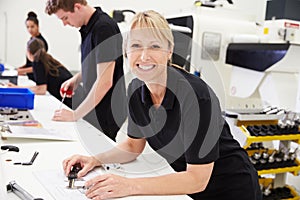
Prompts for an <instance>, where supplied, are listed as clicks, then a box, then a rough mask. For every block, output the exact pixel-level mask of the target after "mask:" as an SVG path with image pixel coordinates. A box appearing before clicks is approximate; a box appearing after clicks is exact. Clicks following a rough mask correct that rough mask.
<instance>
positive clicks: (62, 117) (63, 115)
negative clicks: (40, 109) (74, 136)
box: [52, 109, 76, 122]
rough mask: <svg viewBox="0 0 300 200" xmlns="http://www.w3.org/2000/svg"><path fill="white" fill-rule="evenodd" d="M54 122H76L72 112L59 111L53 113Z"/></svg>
mask: <svg viewBox="0 0 300 200" xmlns="http://www.w3.org/2000/svg"><path fill="white" fill-rule="evenodd" d="M52 120H54V121H65V122H73V121H76V118H75V114H74V111H73V110H67V109H60V110H56V111H55V112H54V116H53V118H52Z"/></svg>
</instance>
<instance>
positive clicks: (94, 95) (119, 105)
mask: <svg viewBox="0 0 300 200" xmlns="http://www.w3.org/2000/svg"><path fill="white" fill-rule="evenodd" d="M46 12H47V13H48V14H49V15H51V14H55V15H56V16H57V17H58V18H59V19H60V20H62V22H63V24H64V25H69V26H73V27H76V28H79V27H80V34H81V39H82V44H81V65H82V66H81V72H79V73H78V74H76V75H75V76H74V77H73V78H71V79H69V80H67V81H66V82H64V83H63V84H62V86H61V88H63V89H64V90H65V91H66V90H68V89H71V90H73V91H74V90H75V89H76V88H77V86H78V85H79V83H80V82H81V81H82V83H83V89H84V97H85V98H84V100H83V101H82V103H81V104H80V105H79V106H78V107H77V108H76V110H74V111H70V110H66V109H62V110H57V111H55V114H54V117H53V120H57V121H75V120H77V119H80V118H82V117H84V119H86V120H87V121H88V122H90V123H91V124H92V125H94V126H95V127H96V128H98V129H100V130H102V131H103V132H104V133H105V134H106V135H107V136H108V137H110V138H111V139H113V140H115V137H116V134H117V132H118V130H119V127H120V126H121V125H122V123H123V121H124V120H125V116H126V112H125V106H123V105H125V104H124V103H125V83H124V79H123V74H124V73H123V58H122V36H121V34H120V30H119V28H118V25H117V24H116V22H115V21H113V19H111V18H110V17H109V16H108V15H107V14H106V13H105V12H103V11H102V10H101V8H99V7H96V8H94V7H91V6H89V5H88V4H87V2H86V0H57V1H53V0H48V1H47V3H46ZM117 83H118V84H117ZM116 85H118V89H117V90H118V91H117V92H115V91H114V89H115V88H116ZM113 91H114V92H113ZM113 93H114V94H117V95H114V99H112V96H113ZM115 97H116V98H115ZM112 109H113V110H116V111H118V112H114V113H113V111H112Z"/></svg>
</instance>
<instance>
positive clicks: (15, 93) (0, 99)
mask: <svg viewBox="0 0 300 200" xmlns="http://www.w3.org/2000/svg"><path fill="white" fill-rule="evenodd" d="M0 107H11V108H19V109H33V107H34V93H33V92H32V91H31V90H29V89H27V88H0Z"/></svg>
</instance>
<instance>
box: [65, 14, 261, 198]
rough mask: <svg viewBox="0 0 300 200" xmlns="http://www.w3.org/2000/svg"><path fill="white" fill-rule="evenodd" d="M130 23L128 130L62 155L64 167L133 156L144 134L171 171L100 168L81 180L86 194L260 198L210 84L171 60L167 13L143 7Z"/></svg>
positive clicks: (250, 168)
mask: <svg viewBox="0 0 300 200" xmlns="http://www.w3.org/2000/svg"><path fill="white" fill-rule="evenodd" d="M130 28H131V29H130V32H129V36H128V37H127V38H126V39H125V42H124V46H125V57H127V59H128V63H129V65H130V68H131V71H132V72H133V73H134V74H135V75H136V77H137V79H134V80H133V81H132V82H131V83H130V85H129V88H128V99H129V100H128V103H129V116H128V136H129V138H127V139H126V140H125V141H124V142H122V143H120V144H118V145H117V146H116V148H114V149H112V150H110V151H108V152H105V153H101V154H98V155H96V156H91V157H86V156H80V155H74V156H72V157H70V158H67V159H66V160H64V162H63V167H64V171H65V173H66V174H68V173H69V172H70V169H71V168H72V166H73V165H74V164H75V163H80V164H81V167H82V170H81V171H80V172H79V173H78V176H79V177H81V176H84V175H85V174H86V173H87V172H89V171H90V170H92V169H93V168H94V167H97V166H101V164H104V163H126V162H130V161H133V160H134V159H136V158H137V157H138V156H139V155H140V154H141V153H142V151H143V149H144V147H145V144H146V142H148V143H149V144H150V146H151V147H152V148H153V149H154V150H155V151H156V152H157V153H159V154H160V155H161V156H163V157H164V158H165V159H166V160H167V161H168V163H169V164H170V166H171V167H172V168H173V169H174V170H175V171H176V173H171V174H167V175H162V176H157V177H145V178H126V177H121V176H118V175H113V174H105V175H99V176H97V177H95V178H93V179H91V180H89V181H87V182H86V183H85V184H86V186H87V187H88V188H89V189H88V190H87V192H86V196H87V197H89V198H92V199H108V198H113V197H122V196H130V195H173V194H188V195H189V196H190V197H192V198H193V199H201V200H223V199H224V200H225V199H226V200H228V199H231V200H233V199H238V200H240V199H243V200H260V199H262V195H261V191H260V187H259V183H258V175H257V172H256V170H255V169H254V167H253V165H252V164H251V163H250V161H249V159H248V155H247V153H246V151H245V150H244V149H242V148H241V147H240V146H239V144H238V142H237V141H236V140H234V139H233V137H232V135H231V132H230V129H229V126H228V124H227V123H226V121H225V120H224V119H223V117H222V115H221V110H220V106H219V101H218V99H217V97H216V95H215V94H214V92H213V91H212V90H211V88H210V87H209V86H208V85H207V84H206V83H205V82H204V81H203V80H202V79H199V77H196V76H194V75H192V74H190V73H188V72H186V71H184V70H183V69H182V68H180V67H176V66H174V65H172V64H170V59H171V56H172V53H173V46H174V42H173V36H172V32H171V30H170V28H169V26H168V23H167V21H166V20H165V19H164V18H163V17H162V16H161V15H160V14H158V13H156V12H154V11H146V12H142V13H139V14H137V15H136V16H135V17H134V18H133V22H132V25H131V27H130Z"/></svg>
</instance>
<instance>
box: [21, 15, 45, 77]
mask: <svg viewBox="0 0 300 200" xmlns="http://www.w3.org/2000/svg"><path fill="white" fill-rule="evenodd" d="M25 24H26V28H27V31H28V33H29V34H30V36H31V37H30V39H32V38H39V39H40V40H42V41H43V43H44V46H45V50H46V51H48V44H47V41H46V40H45V38H44V37H43V36H42V34H41V33H40V28H39V27H40V26H39V20H38V18H37V15H36V14H35V13H34V12H32V11H30V12H29V13H28V14H27V19H26V22H25ZM17 70H18V75H26V74H27V76H28V78H29V79H30V80H33V81H35V80H34V76H33V73H32V62H31V61H30V60H29V59H28V57H27V56H26V63H25V65H23V66H21V67H19V68H18V69H17Z"/></svg>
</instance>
